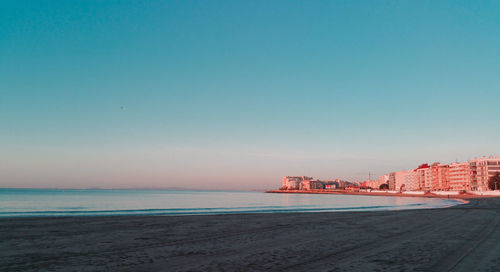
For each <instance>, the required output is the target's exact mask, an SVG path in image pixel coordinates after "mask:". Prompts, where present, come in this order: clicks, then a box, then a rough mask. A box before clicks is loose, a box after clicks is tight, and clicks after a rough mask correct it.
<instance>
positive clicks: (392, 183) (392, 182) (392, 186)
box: [387, 172, 396, 191]
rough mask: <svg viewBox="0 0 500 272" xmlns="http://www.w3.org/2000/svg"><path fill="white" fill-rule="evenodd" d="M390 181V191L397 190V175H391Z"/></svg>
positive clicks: (388, 182)
mask: <svg viewBox="0 0 500 272" xmlns="http://www.w3.org/2000/svg"><path fill="white" fill-rule="evenodd" d="M388 176H389V179H388V180H387V184H388V185H389V190H391V191H392V190H396V173H395V172H392V173H389V175H388Z"/></svg>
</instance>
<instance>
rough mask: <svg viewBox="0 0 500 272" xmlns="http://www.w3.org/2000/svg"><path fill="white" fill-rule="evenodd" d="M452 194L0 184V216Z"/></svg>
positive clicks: (424, 202)
mask: <svg viewBox="0 0 500 272" xmlns="http://www.w3.org/2000/svg"><path fill="white" fill-rule="evenodd" d="M459 203H460V202H458V201H455V200H450V199H431V198H414V197H382V196H356V195H315V194H267V193H263V192H228V191H171V190H100V189H99V190H58V189H0V217H12V216H62V215H72V216H85V215H137V214H152V215H190V214H224V213H276V212H338V211H361V210H362V211H368V210H402V209H425V208H438V207H445V206H452V205H456V204H459Z"/></svg>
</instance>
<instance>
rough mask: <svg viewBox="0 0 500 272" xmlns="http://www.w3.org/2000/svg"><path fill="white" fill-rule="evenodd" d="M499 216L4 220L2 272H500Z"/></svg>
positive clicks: (489, 204)
mask: <svg viewBox="0 0 500 272" xmlns="http://www.w3.org/2000/svg"><path fill="white" fill-rule="evenodd" d="M499 212H500V199H499V198H487V199H472V200H471V202H470V203H469V204H465V205H459V206H455V207H452V208H446V209H431V210H407V211H390V212H345V213H289V214H247V215H205V216H175V217H173V216H172V217H170V216H166V217H163V216H126V217H123V216H122V217H60V218H4V219H0V270H1V271H500V213H499Z"/></svg>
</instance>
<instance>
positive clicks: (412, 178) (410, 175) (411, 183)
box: [405, 169, 420, 191]
mask: <svg viewBox="0 0 500 272" xmlns="http://www.w3.org/2000/svg"><path fill="white" fill-rule="evenodd" d="M405 188H406V190H408V191H416V190H419V189H420V187H419V185H418V180H417V171H416V169H415V170H410V171H408V172H406V174H405Z"/></svg>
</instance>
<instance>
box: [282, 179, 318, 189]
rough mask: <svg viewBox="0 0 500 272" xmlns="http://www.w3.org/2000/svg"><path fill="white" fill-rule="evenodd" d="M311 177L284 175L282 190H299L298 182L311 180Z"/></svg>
mask: <svg viewBox="0 0 500 272" xmlns="http://www.w3.org/2000/svg"><path fill="white" fill-rule="evenodd" d="M311 179H313V178H311V177H306V176H285V177H283V184H282V187H281V189H282V190H299V188H300V183H301V182H302V181H304V180H311Z"/></svg>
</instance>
